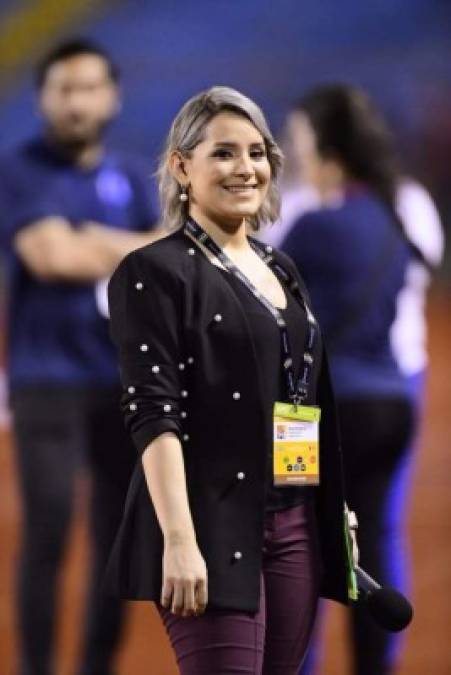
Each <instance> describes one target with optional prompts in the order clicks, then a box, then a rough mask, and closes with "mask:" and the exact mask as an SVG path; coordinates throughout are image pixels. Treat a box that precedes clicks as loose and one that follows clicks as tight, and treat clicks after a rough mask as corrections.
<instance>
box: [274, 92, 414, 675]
mask: <svg viewBox="0 0 451 675" xmlns="http://www.w3.org/2000/svg"><path fill="white" fill-rule="evenodd" d="M288 126H289V133H290V137H291V142H292V147H293V151H294V153H295V156H296V158H297V159H298V161H299V164H300V169H301V173H302V179H303V181H305V182H306V183H308V184H310V185H312V186H313V187H314V188H315V189H316V190H317V192H318V194H319V197H320V202H321V205H320V207H319V208H318V209H317V210H315V211H313V212H310V213H306V214H304V215H303V216H302V217H301V218H300V219H299V220H298V222H297V223H296V224H295V225H294V226H293V227H292V229H291V231H290V233H289V234H288V236H287V238H286V239H285V240H284V242H283V245H282V248H283V250H284V251H285V252H287V253H288V254H289V255H290V256H291V257H292V258H293V259H294V261H295V262H296V264H297V265H298V267H299V270H300V271H301V273H302V275H303V277H304V279H305V281H306V284H307V287H308V289H309V292H310V293H311V297H312V303H313V308H314V310H315V312H316V313H317V316H318V318H319V322H320V324H321V327H322V330H323V336H324V340H325V344H326V346H327V347H328V350H329V353H330V358H331V371H332V380H333V384H334V387H335V392H336V396H337V398H338V407H339V420H340V427H341V435H342V445H343V451H344V462H345V479H346V480H345V482H346V485H347V494H348V495H349V504H350V507H351V508H353V509H355V511H356V513H357V515H358V518H359V523H360V531H361V537H360V540H359V544H360V550H361V566H362V567H363V568H364V569H366V570H367V571H368V572H369V573H370V574H371V575H372V576H374V577H375V578H376V579H378V580H379V581H380V582H381V583H383V584H388V585H397V586H398V587H399V586H401V588H402V587H403V585H404V584H403V581H402V577H404V576H405V575H404V573H403V572H402V567H403V546H402V543H401V540H400V528H401V524H402V523H401V522H400V518H399V511H398V506H396V507H394V501H393V500H394V498H396V495H397V494H399V491H400V490H401V484H402V477H403V476H404V471H403V470H402V469H403V468H404V467H405V459H406V451H407V448H409V445H410V442H411V439H412V436H413V433H414V430H415V425H416V422H415V405H414V401H413V398H412V393H411V385H410V382H409V379H408V378H407V377H406V376H405V374H404V373H403V372H402V370H401V368H400V366H399V364H398V362H397V359H396V357H395V354H394V351H393V349H392V345H391V340H390V333H391V327H392V325H393V324H394V322H395V318H396V314H397V307H398V304H399V302H400V297H401V295H402V291H403V288H404V284H405V280H406V274H407V270H408V269H409V265H410V264H411V262H412V261H414V260H416V259H418V260H420V259H422V254H421V253H420V250H419V249H418V247H417V246H416V245H414V244H412V243H411V242H410V241H408V239H407V237H406V235H405V234H404V231H403V228H402V226H401V223H400V220H399V217H398V215H397V212H396V209H395V198H396V193H397V190H398V186H399V184H400V174H399V169H398V166H397V162H396V158H395V153H394V149H393V143H392V139H391V136H390V134H389V132H388V130H387V128H386V126H385V123H384V121H383V120H382V118H381V117H380V115H379V114H378V112H377V111H376V110H375V109H374V107H373V105H372V103H371V102H370V101H369V99H368V98H367V97H366V95H365V94H364V93H362V92H361V91H359V90H357V89H354V88H352V87H347V86H339V85H338V86H325V87H320V88H317V89H315V90H313V91H311V92H308V93H307V94H306V95H305V96H304V97H303V98H302V99H301V100H300V101H299V102H298V104H297V105H296V106H295V108H294V110H293V111H292V113H291V115H290V118H289V125H288ZM400 572H401V573H400ZM400 577H401V579H400ZM352 632H353V647H354V649H353V657H354V673H355V675H388V674H389V673H391V672H393V670H392V669H393V662H394V649H393V647H394V638H393V637H392V636H390V635H389V634H388V633H385V632H384V631H383V630H382V629H381V628H379V627H378V626H377V625H376V624H375V623H373V622H372V620H371V618H370V617H369V616H368V615H367V613H366V611H365V610H363V609H362V606H361V604H360V603H357V605H356V606H355V607H354V609H353V612H352ZM303 672H307V670H305V671H303Z"/></svg>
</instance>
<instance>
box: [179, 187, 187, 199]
mask: <svg viewBox="0 0 451 675" xmlns="http://www.w3.org/2000/svg"><path fill="white" fill-rule="evenodd" d="M179 199H180V201H181V202H184V203H186V202H187V201H188V188H187V187H184V186H183V185H182V187H181V188H180V194H179Z"/></svg>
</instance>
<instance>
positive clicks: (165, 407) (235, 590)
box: [106, 231, 347, 612]
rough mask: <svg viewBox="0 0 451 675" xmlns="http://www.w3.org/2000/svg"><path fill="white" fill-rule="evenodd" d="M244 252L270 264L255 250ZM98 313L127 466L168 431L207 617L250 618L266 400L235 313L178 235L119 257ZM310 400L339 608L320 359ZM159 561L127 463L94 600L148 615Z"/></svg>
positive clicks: (156, 592) (140, 477) (326, 387)
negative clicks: (226, 612)
mask: <svg viewBox="0 0 451 675" xmlns="http://www.w3.org/2000/svg"><path fill="white" fill-rule="evenodd" d="M255 245H256V246H261V247H262V250H265V252H266V253H268V249H267V248H265V249H263V244H260V243H258V242H257V243H256V244H255ZM269 253H271V252H269ZM267 257H268V262H267V264H268V265H269V266H270V267H271V269H276V265H277V269H279V268H282V269H283V270H286V273H287V274H288V275H289V276H291V277H293V279H294V280H296V282H297V283H298V284H299V287H300V288H301V289H302V292H303V293H306V291H305V287H304V285H303V282H302V279H301V278H300V276H299V273H298V272H297V270H296V268H295V266H294V265H293V263H292V262H291V260H290V259H289V258H288V257H286V256H285V255H284V254H283V253H280V252H279V251H277V250H274V251H273V252H272V253H271V255H269V256H267ZM276 271H277V270H276ZM109 302H110V312H111V332H112V336H113V338H114V341H115V343H116V345H117V347H118V354H119V359H120V366H121V376H122V382H123V386H124V396H123V410H124V413H125V420H126V424H127V428H128V429H129V431H130V433H131V435H132V437H133V440H134V442H135V444H136V448H137V450H138V452H142V451H144V450H145V448H147V446H148V445H149V443H151V442H152V440H153V439H155V438H156V437H157V436H159V435H160V434H162V433H164V432H167V431H169V432H173V433H175V434H176V435H177V436H178V437H179V438H180V442H181V444H182V452H183V458H184V463H185V473H186V484H187V491H188V497H189V500H190V510H191V514H192V517H193V523H194V527H195V530H196V539H197V542H198V545H199V549H200V551H201V553H202V555H203V556H204V559H205V562H206V565H207V569H208V598H209V606H211V607H216V608H222V609H232V610H234V611H245V612H256V611H257V610H258V606H259V599H260V575H261V568H262V547H263V536H264V525H265V506H266V484H265V481H266V474H267V472H266V460H267V457H268V456H269V454H270V453H271V451H272V436H273V433H272V426H273V425H272V410H273V406H274V397H270V396H269V395H268V392H267V391H266V387H264V386H263V379H262V377H261V371H262V364H261V362H259V361H258V359H257V350H256V346H255V344H254V341H253V340H252V336H251V327H250V324H249V321H248V317H247V315H246V312H245V310H244V308H243V305H242V303H241V302H240V300H239V298H238V295H237V293H235V291H234V288H233V287H232V286H231V284H230V283H228V281H227V280H226V279H224V276H223V274H221V273H220V272H218V269H217V268H216V269H215V267H214V266H213V265H212V264H211V262H210V261H209V260H208V259H207V258H206V256H205V255H204V254H203V253H202V252H201V251H200V250H199V249H198V248H197V247H196V246H195V245H194V244H193V242H192V240H190V239H189V238H188V237H187V236H186V235H185V234H184V232H183V231H177V232H175V233H174V234H171V235H169V236H168V237H165V238H164V239H160V240H158V241H156V242H154V243H153V244H150V245H148V246H145V247H143V248H142V249H138V250H137V251H134V252H133V253H131V254H130V255H128V256H127V257H126V258H125V259H124V260H123V261H122V262H121V263H120V265H119V267H118V269H117V270H116V271H115V273H114V274H113V276H112V279H111V281H110V284H109ZM269 329H270V330H272V327H271V324H270V325H269ZM314 356H315V360H316V358H318V357H317V356H316V355H314ZM316 395H317V396H318V405H319V406H320V407H321V412H322V414H321V424H320V445H321V484H320V486H319V487H318V488H313V489H312V493H313V494H314V505H315V511H316V517H317V523H318V533H319V542H320V547H321V560H322V570H323V577H322V583H321V593H322V594H323V595H325V596H326V597H330V598H334V599H336V600H340V601H342V602H345V603H346V602H347V586H346V567H345V562H346V550H345V546H344V538H343V485H342V481H341V475H342V468H341V467H342V463H341V452H340V446H339V441H338V434H337V427H336V418H335V407H334V401H333V395H332V391H331V387H330V379H329V373H328V368H327V359H326V358H325V357H324V355H323V358H322V361H321V367H320V372H319V376H318V383H317V392H316ZM163 550H164V542H163V536H162V532H161V528H160V526H159V523H158V519H157V516H156V513H155V510H154V508H153V504H152V500H151V498H150V496H149V490H148V489H147V485H146V480H145V476H144V471H143V466H142V462H141V460H138V461H137V463H136V467H135V470H134V472H133V477H132V480H131V483H130V488H129V492H128V495H127V501H126V504H125V508H124V515H123V519H122V522H121V526H120V529H119V532H118V535H117V537H116V541H115V544H114V548H113V551H112V555H111V557H110V561H109V565H108V573H107V579H106V588H107V589H108V590H109V591H110V592H113V593H115V594H119V595H121V597H125V598H130V599H131V598H134V599H149V600H156V601H158V599H159V598H160V594H161V580H162V556H163Z"/></svg>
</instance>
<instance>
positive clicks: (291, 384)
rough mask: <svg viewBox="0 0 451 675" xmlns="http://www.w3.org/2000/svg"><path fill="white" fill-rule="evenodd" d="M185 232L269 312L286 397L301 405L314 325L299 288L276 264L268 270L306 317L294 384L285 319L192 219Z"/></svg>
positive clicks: (315, 330)
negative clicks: (301, 355) (276, 337)
mask: <svg viewBox="0 0 451 675" xmlns="http://www.w3.org/2000/svg"><path fill="white" fill-rule="evenodd" d="M185 232H186V233H189V234H190V235H191V236H192V237H193V238H194V239H195V240H196V241H197V242H199V243H201V244H202V245H203V246H205V248H206V249H208V250H209V251H210V253H212V254H213V255H214V256H215V257H216V258H218V260H219V261H220V262H221V263H222V265H223V266H224V267H225V268H226V269H227V270H228V271H229V272H231V273H232V274H234V275H235V276H236V277H237V278H238V279H239V280H240V281H241V283H243V284H244V285H245V286H246V287H247V288H248V289H249V290H250V291H251V292H252V293H253V294H254V295H255V297H256V298H257V300H259V301H260V302H261V303H262V305H264V306H265V307H266V309H267V310H268V311H269V312H270V314H271V315H272V316H273V317H274V319H275V321H276V323H277V325H278V327H279V330H280V341H281V345H282V367H283V369H284V371H285V376H286V380H287V385H288V396H289V398H290V399H291V400H292V401H293V403H294V405H300V404H302V403H303V402H304V401H305V400H306V398H307V396H308V392H309V386H310V379H311V374H312V370H313V350H314V346H315V341H316V338H317V334H318V326H317V323H316V320H315V317H314V316H313V314H312V312H311V310H310V308H309V306H308V304H307V302H306V299H305V298H304V296H303V294H302V293H301V290H300V288H299V285H298V283H297V281H296V280H295V279H293V277H292V276H291V275H290V274H289V273H288V272H287V271H286V270H285V269H284V268H283V267H282V266H281V265H279V263H274V265H273V266H272V268H273V269H274V272H275V274H276V276H277V277H278V278H279V279H280V280H281V281H282V282H284V283H285V284H287V285H288V288H289V289H290V290H291V291H292V292H293V294H294V295H296V296H297V297H298V299H299V300H300V301H301V303H302V305H303V307H304V310H305V312H306V315H307V321H308V325H307V333H306V338H305V345H304V363H303V368H302V375H301V376H300V377H299V379H298V382H297V383H296V382H295V377H294V371H293V359H292V357H291V348H290V339H289V336H288V329H287V325H286V323H285V319H284V318H283V316H282V314H281V313H280V312H279V310H278V309H277V307H275V306H274V305H273V304H272V303H271V302H270V301H269V300H267V299H266V298H265V296H263V295H262V294H261V293H260V292H259V291H258V289H257V288H256V287H255V286H254V285H253V283H252V282H251V281H250V280H249V279H248V278H247V277H246V276H245V275H244V274H243V273H242V272H241V270H239V269H238V267H236V266H235V265H234V263H233V262H232V261H231V260H230V258H229V257H228V256H227V255H226V253H224V251H223V250H222V249H221V248H220V247H219V246H218V245H217V244H216V242H214V241H213V239H212V238H211V237H210V236H209V235H208V234H207V232H205V230H203V229H202V228H201V226H200V225H199V224H198V223H196V222H195V221H194V220H193V219H192V218H188V220H187V221H186V223H185ZM250 243H251V246H252V248H253V249H254V251H255V252H256V253H257V255H258V256H259V257H260V258H261V259H262V260H263V262H264V263H265V264H266V265H269V263H270V262H271V261H272V260H273V258H272V256H271V255H268V252H264V251H261V250H260V249H259V248H258V247H257V246H255V245H254V244H253V243H252V241H251V242H250Z"/></svg>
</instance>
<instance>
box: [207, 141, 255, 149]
mask: <svg viewBox="0 0 451 675" xmlns="http://www.w3.org/2000/svg"><path fill="white" fill-rule="evenodd" d="M236 146H237V143H232V142H231V141H217V142H216V143H215V147H221V148H224V147H226V148H235V147H236ZM250 147H251V148H264V147H265V143H264V141H258V142H257V143H251V144H250Z"/></svg>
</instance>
